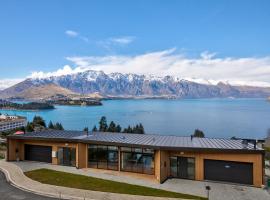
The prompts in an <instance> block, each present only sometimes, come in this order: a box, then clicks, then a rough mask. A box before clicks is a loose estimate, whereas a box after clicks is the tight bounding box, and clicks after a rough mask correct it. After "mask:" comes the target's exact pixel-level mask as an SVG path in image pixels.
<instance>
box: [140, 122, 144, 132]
mask: <svg viewBox="0 0 270 200" xmlns="http://www.w3.org/2000/svg"><path fill="white" fill-rule="evenodd" d="M139 133H140V134H145V131H144V127H143V125H142V124H141V123H140V124H139Z"/></svg>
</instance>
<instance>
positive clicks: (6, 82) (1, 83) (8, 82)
mask: <svg viewBox="0 0 270 200" xmlns="http://www.w3.org/2000/svg"><path fill="white" fill-rule="evenodd" d="M23 80H24V79H0V90H4V89H6V88H8V87H11V86H13V85H15V84H17V83H19V82H21V81H23Z"/></svg>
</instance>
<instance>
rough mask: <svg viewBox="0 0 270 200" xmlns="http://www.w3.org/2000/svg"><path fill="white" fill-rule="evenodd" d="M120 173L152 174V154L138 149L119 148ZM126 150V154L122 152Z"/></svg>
mask: <svg viewBox="0 0 270 200" xmlns="http://www.w3.org/2000/svg"><path fill="white" fill-rule="evenodd" d="M121 150H122V152H121V171H128V172H136V173H144V174H154V154H153V153H152V152H151V153H142V149H140V148H133V149H130V148H123V147H122V148H121ZM123 150H127V152H123Z"/></svg>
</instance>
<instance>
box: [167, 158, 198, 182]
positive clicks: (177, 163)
mask: <svg viewBox="0 0 270 200" xmlns="http://www.w3.org/2000/svg"><path fill="white" fill-rule="evenodd" d="M170 175H171V176H172V177H177V178H184V179H195V159H194V158H189V157H176V156H175V157H170Z"/></svg>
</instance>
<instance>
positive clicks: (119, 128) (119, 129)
mask: <svg viewBox="0 0 270 200" xmlns="http://www.w3.org/2000/svg"><path fill="white" fill-rule="evenodd" d="M121 130H122V128H121V126H120V125H119V124H117V126H116V127H115V132H116V133H121Z"/></svg>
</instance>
